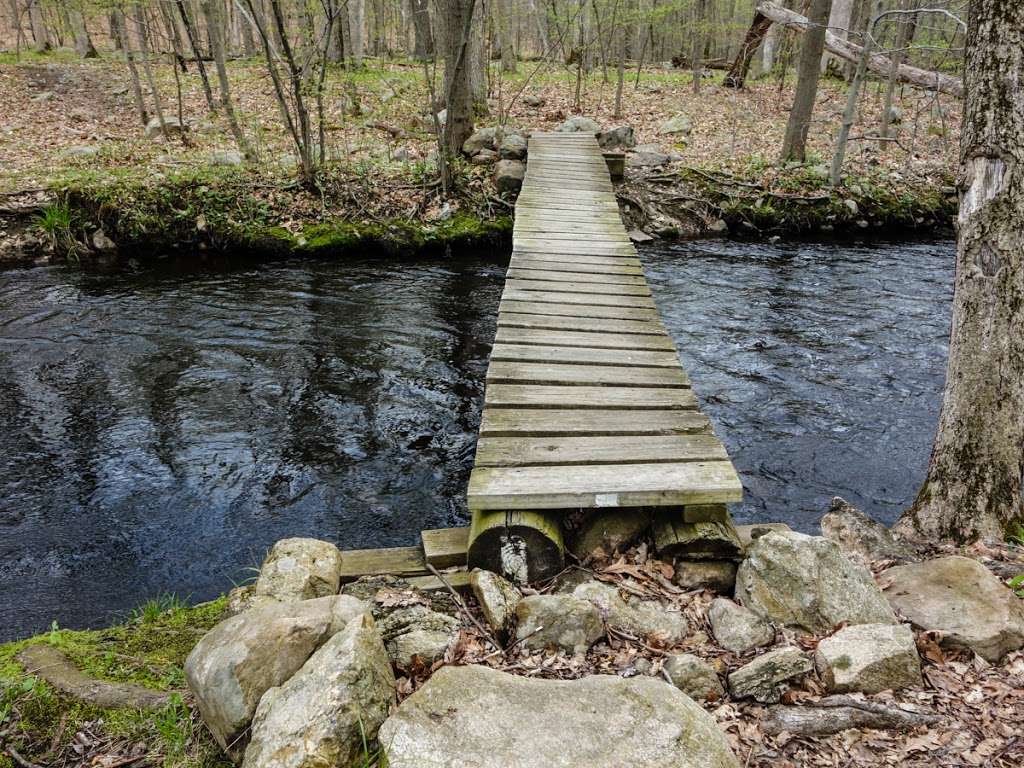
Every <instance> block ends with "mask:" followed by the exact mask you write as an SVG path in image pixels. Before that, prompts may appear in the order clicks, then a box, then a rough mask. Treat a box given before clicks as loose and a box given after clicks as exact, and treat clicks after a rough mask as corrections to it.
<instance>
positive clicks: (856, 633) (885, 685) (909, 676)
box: [814, 624, 922, 693]
mask: <svg viewBox="0 0 1024 768" xmlns="http://www.w3.org/2000/svg"><path fill="white" fill-rule="evenodd" d="M814 665H815V667H816V668H817V670H818V674H819V675H820V676H821V679H822V680H824V681H825V685H826V687H827V688H828V690H829V691H831V692H834V693H846V692H848V691H861V692H862V693H879V692H880V691H887V690H898V689H900V688H913V687H916V686H920V685H921V684H922V683H921V660H920V658H918V655H917V644H916V643H915V642H914V633H913V632H911V631H910V627H908V626H907V625H905V624H857V625H855V626H852V627H844V628H843V629H841V630H839V631H838V632H836V633H835V634H834V635H832V636H831V637H826V638H825V639H824V640H822V641H821V642H820V643H818V649H817V651H816V652H815V654H814Z"/></svg>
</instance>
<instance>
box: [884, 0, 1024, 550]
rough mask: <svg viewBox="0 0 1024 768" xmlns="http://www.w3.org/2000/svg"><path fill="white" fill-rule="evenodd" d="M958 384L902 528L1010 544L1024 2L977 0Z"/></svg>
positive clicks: (1022, 463)
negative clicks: (924, 477)
mask: <svg viewBox="0 0 1024 768" xmlns="http://www.w3.org/2000/svg"><path fill="white" fill-rule="evenodd" d="M966 51H967V60H966V62H965V66H964V72H965V78H964V80H965V82H964V85H965V91H966V100H965V102H964V120H963V129H962V133H961V140H960V173H961V178H960V190H961V191H960V213H959V215H958V217H957V225H958V238H957V256H956V259H957V261H956V281H955V293H954V297H953V322H952V330H951V334H950V345H949V365H948V368H947V373H946V390H945V394H944V397H943V402H942V413H941V416H940V418H939V428H938V433H937V435H936V438H935V445H934V447H933V448H932V455H931V460H930V462H929V465H928V475H927V478H926V480H925V483H924V486H923V487H922V488H921V491H920V493H919V494H918V496H917V500H916V501H915V502H914V505H913V506H912V507H911V508H910V509H909V510H908V511H907V512H906V513H904V515H903V517H902V518H901V519H900V521H899V523H898V525H897V528H898V530H899V531H900V532H901V533H903V534H905V535H908V536H910V537H913V538H927V539H929V540H935V539H942V540H953V541H960V542H962V541H970V540H973V539H978V538H995V539H999V540H1002V539H1003V537H1004V536H1005V534H1006V532H1007V531H1010V530H1012V529H1013V527H1014V526H1016V525H1018V524H1021V523H1024V496H1022V493H1024V230H1022V226H1021V222H1024V100H1022V99H1021V83H1022V82H1024V4H1022V3H1017V2H1005V0H973V1H972V3H971V6H970V13H969V20H968V29H967V44H966Z"/></svg>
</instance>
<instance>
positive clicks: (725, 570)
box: [672, 560, 736, 595]
mask: <svg viewBox="0 0 1024 768" xmlns="http://www.w3.org/2000/svg"><path fill="white" fill-rule="evenodd" d="M675 566H676V569H675V573H674V574H673V576H672V582H673V583H674V584H675V585H676V586H677V587H682V588H683V589H685V590H695V589H710V590H711V591H712V592H716V593H718V594H719V595H731V594H732V593H733V591H734V590H735V589H736V563H734V562H732V561H731V560H676V563H675Z"/></svg>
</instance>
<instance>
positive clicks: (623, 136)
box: [597, 125, 636, 149]
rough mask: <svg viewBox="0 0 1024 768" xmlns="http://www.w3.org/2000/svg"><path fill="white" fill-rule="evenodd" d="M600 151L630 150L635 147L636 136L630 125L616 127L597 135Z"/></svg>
mask: <svg viewBox="0 0 1024 768" xmlns="http://www.w3.org/2000/svg"><path fill="white" fill-rule="evenodd" d="M597 143H598V144H600V145H601V149H631V148H632V147H635V146H636V135H635V134H634V133H633V127H632V126H631V125H617V126H615V127H614V128H609V129H608V130H607V131H601V132H600V133H599V134H597Z"/></svg>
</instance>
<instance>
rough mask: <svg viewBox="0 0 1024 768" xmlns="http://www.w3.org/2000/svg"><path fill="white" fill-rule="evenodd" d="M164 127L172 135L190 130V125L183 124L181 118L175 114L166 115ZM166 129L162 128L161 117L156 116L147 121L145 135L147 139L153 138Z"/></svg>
mask: <svg viewBox="0 0 1024 768" xmlns="http://www.w3.org/2000/svg"><path fill="white" fill-rule="evenodd" d="M163 127H164V128H165V129H166V132H167V134H168V135H170V136H177V135H180V134H182V133H187V132H188V126H187V125H185V124H183V123H182V122H181V120H179V119H178V118H176V117H173V116H165V117H164V122H163ZM163 134H164V131H163V130H161V128H160V118H159V117H154V118H152V119H150V121H149V122H148V123H146V130H145V135H146V138H147V139H153V138H156V137H157V136H162V135H163Z"/></svg>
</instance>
